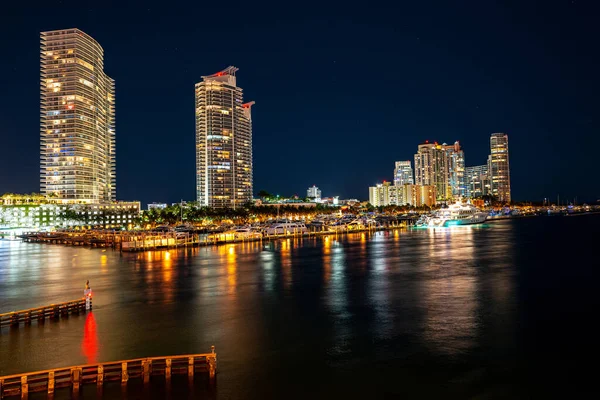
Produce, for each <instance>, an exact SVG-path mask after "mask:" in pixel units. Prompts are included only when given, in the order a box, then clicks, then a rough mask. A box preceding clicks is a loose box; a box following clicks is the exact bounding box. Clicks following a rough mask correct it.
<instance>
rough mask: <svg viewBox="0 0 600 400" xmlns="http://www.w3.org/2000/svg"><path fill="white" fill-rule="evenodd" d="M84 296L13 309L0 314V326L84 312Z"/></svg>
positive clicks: (28, 322)
mask: <svg viewBox="0 0 600 400" xmlns="http://www.w3.org/2000/svg"><path fill="white" fill-rule="evenodd" d="M88 300H89V302H90V310H91V309H92V298H91V297H90V298H89V299H88ZM85 302H86V299H85V297H83V298H81V299H77V300H71V301H66V302H64V303H58V304H50V305H49V306H43V307H37V308H30V309H28V310H21V311H13V312H9V313H4V314H0V327H2V326H5V325H11V326H18V325H19V324H20V323H21V322H22V323H24V324H26V325H27V324H30V323H31V321H34V320H37V321H38V322H43V321H45V320H46V318H49V319H58V318H60V317H61V316H62V317H66V316H68V315H69V314H79V313H84V312H85V311H86V309H85Z"/></svg>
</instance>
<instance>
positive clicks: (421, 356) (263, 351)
mask: <svg viewBox="0 0 600 400" xmlns="http://www.w3.org/2000/svg"><path fill="white" fill-rule="evenodd" d="M502 229H505V228H502ZM496 231H497V232H498V233H497V234H494V235H493V234H492V233H494V232H496ZM511 246H512V247H514V238H513V237H511V236H510V235H507V234H506V232H505V231H504V230H501V229H499V228H489V229H488V230H477V229H470V228H460V229H458V228H457V229H446V230H421V231H409V232H402V231H392V232H375V233H356V234H351V235H338V236H337V237H336V236H326V237H317V238H306V239H302V240H298V239H295V240H292V239H289V240H287V239H286V240H282V241H277V242H273V243H272V244H270V245H267V244H266V243H262V244H261V243H240V244H232V245H225V246H211V247H204V248H192V249H170V250H168V251H150V252H145V253H137V254H128V253H123V254H120V253H119V252H114V251H111V250H108V251H106V252H101V251H99V250H89V249H83V248H70V247H62V246H40V245H28V244H17V245H16V246H14V245H10V246H4V244H2V243H0V256H1V257H0V293H1V295H0V304H2V309H0V312H1V311H5V309H9V310H10V309H19V308H26V307H27V306H34V305H39V304H47V303H48V304H49V303H51V302H54V301H61V300H66V299H65V298H64V297H65V296H66V294H68V293H69V291H71V290H73V293H76V296H74V297H77V296H79V295H80V293H81V287H82V284H83V282H85V280H86V279H90V281H91V282H92V284H93V286H94V291H95V298H94V305H95V306H94V312H93V313H91V314H88V315H86V317H85V319H84V318H83V317H81V318H70V319H65V321H63V320H61V321H59V322H58V323H52V324H46V325H45V326H43V327H42V328H40V329H38V330H34V329H30V330H28V331H25V330H23V331H18V332H20V333H24V332H28V334H29V335H30V336H27V335H21V334H19V335H12V334H10V335H4V331H3V333H2V334H0V373H5V374H8V373H13V372H20V371H22V370H35V369H38V370H39V369H46V368H53V367H56V366H60V365H65V363H68V364H71V365H75V364H78V363H88V362H93V360H96V361H100V362H101V361H110V360H117V359H125V358H137V357H145V356H152V355H165V354H182V353H191V352H202V351H206V349H208V348H210V346H211V345H213V344H214V345H216V346H217V351H219V349H223V350H222V353H221V354H222V356H221V355H220V356H219V357H220V360H219V368H222V371H224V372H223V374H222V375H221V376H220V377H219V381H220V382H219V391H220V392H221V390H223V391H224V393H229V394H231V393H234V394H235V395H232V396H227V395H226V394H223V397H230V398H239V397H244V395H243V394H241V391H242V389H239V388H240V387H246V388H247V387H250V386H252V387H254V384H255V381H256V382H260V383H261V387H263V386H264V387H272V385H277V384H279V383H274V382H288V381H286V380H290V379H292V380H293V379H294V378H293V377H291V378H290V376H292V375H294V374H289V373H288V371H289V370H293V369H294V368H301V369H302V371H305V370H306V371H308V370H310V371H319V374H318V375H319V376H327V375H326V374H327V372H330V371H331V366H332V365H335V364H336V363H339V364H338V365H344V367H346V366H349V367H348V369H345V368H342V370H343V371H347V370H349V369H352V368H356V370H361V373H360V374H359V375H360V376H361V377H362V376H363V373H365V374H367V375H369V374H371V375H370V377H371V378H373V377H374V376H375V378H376V380H377V379H379V380H378V381H377V383H378V384H381V383H382V382H384V381H385V382H395V380H394V379H395V376H394V374H396V371H398V370H402V369H403V368H411V367H412V364H411V363H412V362H414V363H423V365H425V364H426V363H427V361H429V359H427V358H426V356H429V355H430V354H435V355H436V356H439V357H442V358H444V357H447V358H451V359H453V360H456V359H459V360H463V359H464V358H461V357H462V356H464V355H465V354H466V353H469V352H470V350H472V349H474V348H475V347H476V346H478V345H480V344H481V343H482V342H484V341H485V340H486V339H485V338H487V339H488V343H489V344H488V346H489V347H493V346H495V343H497V341H496V340H495V339H494V338H495V336H494V335H497V334H498V332H501V333H502V334H503V338H505V340H506V341H507V342H510V341H511V340H512V339H511V338H512V337H513V336H514V335H513V336H511V332H506V331H505V330H501V326H502V327H506V326H510V324H506V323H503V322H501V321H504V320H506V319H511V318H513V317H514V307H515V306H514V297H515V296H514V295H513V292H514V290H513V289H512V288H513V287H514V282H513V280H514V275H513V271H514V266H513V265H512V264H511V260H510V258H506V257H504V258H503V256H502V254H507V253H511V251H512V250H511V248H512V247H511ZM491 272H493V273H491ZM40 277H44V279H40ZM72 288H74V289H72ZM68 297H69V298H71V295H69V296H68ZM482 299H483V300H482ZM32 303H33V304H32ZM488 315H495V316H500V317H501V318H495V319H494V320H492V319H491V318H490V317H487V316H488ZM96 323H97V327H96ZM482 325H485V326H484V327H482ZM31 328H37V325H33V326H32V327H31ZM512 333H514V332H512ZM482 336H485V338H482ZM73 338H75V339H76V340H73ZM81 338H83V339H81ZM490 338H492V339H494V340H492V339H490ZM505 344H506V343H505ZM30 347H31V348H32V350H33V351H32V352H27V351H25V350H26V349H28V348H30ZM505 347H506V346H505ZM55 348H56V349H60V351H56V352H55V351H52V350H53V349H55ZM405 356H410V357H412V359H411V358H410V357H405ZM257 357H259V358H260V363H261V364H260V365H259V367H258V368H257V364H256V360H257ZM8 359H10V360H11V362H10V364H9V363H8V362H6V361H5V360H8ZM382 359H383V360H385V361H386V362H389V366H388V364H382V363H381V360H382ZM407 360H408V361H407ZM413 360H414V361H413ZM372 366H376V369H372V368H371V367H372ZM284 370H285V372H284ZM385 371H394V372H393V374H392V372H390V373H389V374H388V375H385V374H386V372H385ZM343 373H344V372H342V375H343ZM379 374H383V375H382V376H384V375H385V379H383V378H381V379H380V378H378V377H379ZM343 376H344V379H345V378H346V376H345V375H343ZM324 379H327V378H324ZM350 381H352V378H350V379H348V382H350ZM269 385H271V386H269ZM282 385H283V383H282ZM299 387H300V386H299ZM228 391H230V392H228ZM219 394H221V393H219ZM268 394H269V393H267V395H266V396H265V397H273V396H269V395H268Z"/></svg>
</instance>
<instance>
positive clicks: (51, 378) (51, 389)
mask: <svg viewBox="0 0 600 400" xmlns="http://www.w3.org/2000/svg"><path fill="white" fill-rule="evenodd" d="M0 392H1V391H0ZM52 393H54V371H50V372H48V394H52Z"/></svg>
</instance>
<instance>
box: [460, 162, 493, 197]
mask: <svg viewBox="0 0 600 400" xmlns="http://www.w3.org/2000/svg"><path fill="white" fill-rule="evenodd" d="M465 183H466V185H465V187H466V191H465V197H468V198H471V199H475V198H478V197H482V196H486V195H489V194H490V181H489V176H488V166H487V164H485V165H476V166H474V167H466V168H465Z"/></svg>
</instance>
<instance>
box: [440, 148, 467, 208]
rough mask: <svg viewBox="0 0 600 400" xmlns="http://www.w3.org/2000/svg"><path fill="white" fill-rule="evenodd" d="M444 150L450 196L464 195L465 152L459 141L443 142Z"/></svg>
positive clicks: (456, 197)
mask: <svg viewBox="0 0 600 400" xmlns="http://www.w3.org/2000/svg"><path fill="white" fill-rule="evenodd" d="M443 146H444V149H445V150H446V161H447V163H448V183H449V185H450V192H451V195H452V196H451V197H452V198H454V199H460V198H462V197H465V196H466V187H465V153H464V152H463V150H462V149H461V148H460V143H459V142H454V144H453V145H447V144H445V143H444V144H443Z"/></svg>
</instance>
